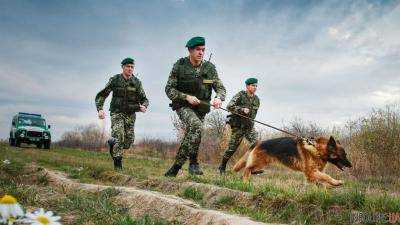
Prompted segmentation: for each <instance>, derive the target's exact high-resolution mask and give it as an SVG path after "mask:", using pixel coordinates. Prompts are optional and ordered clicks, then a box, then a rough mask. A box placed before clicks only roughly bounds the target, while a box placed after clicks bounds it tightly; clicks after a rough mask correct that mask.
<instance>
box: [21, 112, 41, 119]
mask: <svg viewBox="0 0 400 225" xmlns="http://www.w3.org/2000/svg"><path fill="white" fill-rule="evenodd" d="M17 116H26V117H39V118H42V115H40V114H35V113H25V112H19V113H18V114H17Z"/></svg>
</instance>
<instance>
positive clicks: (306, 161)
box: [233, 136, 352, 186]
mask: <svg viewBox="0 0 400 225" xmlns="http://www.w3.org/2000/svg"><path fill="white" fill-rule="evenodd" d="M272 162H278V163H280V164H283V165H285V166H286V167H288V168H290V169H292V170H296V171H302V172H303V173H304V174H305V176H306V177H307V180H308V181H309V182H312V183H322V184H328V185H330V186H340V185H342V184H343V181H341V180H336V179H333V178H332V177H330V176H329V175H328V174H326V173H324V172H323V170H324V168H325V166H326V164H327V163H328V162H330V163H332V164H334V165H335V166H337V167H338V168H339V169H340V170H343V167H352V165H351V163H350V161H349V160H348V159H347V156H346V152H345V150H344V148H343V147H342V146H341V145H340V143H339V142H337V141H335V139H334V138H333V137H332V136H331V137H330V138H329V139H327V138H325V137H318V138H316V139H315V140H313V141H307V140H306V139H302V138H291V137H282V138H275V139H271V140H267V141H263V142H261V143H258V144H257V145H256V147H254V149H253V150H251V151H248V152H246V154H245V155H243V157H242V158H241V159H240V160H239V161H238V162H237V163H236V164H235V166H234V167H233V170H234V171H236V172H238V171H240V170H241V169H242V168H245V170H244V175H243V180H244V181H249V179H250V175H251V174H256V173H258V172H259V171H262V168H264V167H265V166H266V165H268V164H270V163H272Z"/></svg>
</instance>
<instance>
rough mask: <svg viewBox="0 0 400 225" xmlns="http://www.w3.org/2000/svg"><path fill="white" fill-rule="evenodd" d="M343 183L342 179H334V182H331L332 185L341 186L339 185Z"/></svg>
mask: <svg viewBox="0 0 400 225" xmlns="http://www.w3.org/2000/svg"><path fill="white" fill-rule="evenodd" d="M343 184H344V182H343V181H342V180H336V181H335V182H334V183H333V185H334V186H336V187H337V186H341V185H343Z"/></svg>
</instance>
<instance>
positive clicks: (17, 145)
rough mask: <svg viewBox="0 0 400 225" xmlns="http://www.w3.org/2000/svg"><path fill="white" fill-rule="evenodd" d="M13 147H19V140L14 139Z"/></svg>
mask: <svg viewBox="0 0 400 225" xmlns="http://www.w3.org/2000/svg"><path fill="white" fill-rule="evenodd" d="M15 147H18V148H19V147H21V141H20V140H18V138H17V139H15Z"/></svg>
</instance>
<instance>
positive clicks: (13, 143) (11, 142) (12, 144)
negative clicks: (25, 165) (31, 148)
mask: <svg viewBox="0 0 400 225" xmlns="http://www.w3.org/2000/svg"><path fill="white" fill-rule="evenodd" d="M8 142H9V143H10V146H12V147H14V146H15V139H14V138H9V139H8Z"/></svg>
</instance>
